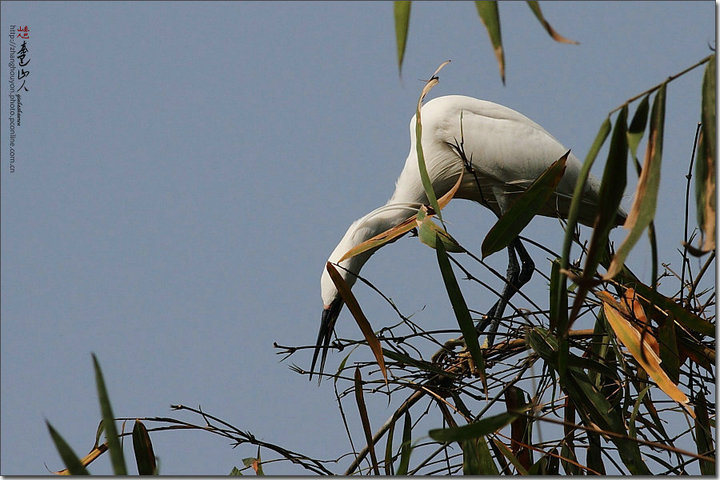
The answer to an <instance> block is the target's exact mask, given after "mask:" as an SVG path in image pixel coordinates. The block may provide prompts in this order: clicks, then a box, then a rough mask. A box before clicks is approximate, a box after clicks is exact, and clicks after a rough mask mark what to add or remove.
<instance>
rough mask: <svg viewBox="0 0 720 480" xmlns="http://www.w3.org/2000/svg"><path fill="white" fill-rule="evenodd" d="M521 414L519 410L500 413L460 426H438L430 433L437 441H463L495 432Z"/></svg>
mask: <svg viewBox="0 0 720 480" xmlns="http://www.w3.org/2000/svg"><path fill="white" fill-rule="evenodd" d="M519 415H520V413H519V412H518V413H515V412H505V413H500V414H498V415H493V416H491V417H486V418H481V419H480V420H478V421H477V422H474V423H470V424H467V425H463V426H460V427H450V428H436V429H433V430H430V432H429V435H430V438H432V439H433V440H435V441H437V442H462V441H464V440H471V439H475V438H479V437H482V436H485V435H488V434H490V433H494V432H496V431H498V430H500V429H501V428H503V427H505V426H506V425H508V424H510V422H512V421H513V420H515V419H516V418H517V417H518V416H519Z"/></svg>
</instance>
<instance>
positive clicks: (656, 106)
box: [604, 84, 665, 280]
mask: <svg viewBox="0 0 720 480" xmlns="http://www.w3.org/2000/svg"><path fill="white" fill-rule="evenodd" d="M664 125H665V84H663V86H662V87H660V90H658V92H657V94H656V95H655V100H654V101H653V106H652V116H651V118H650V133H649V136H648V144H647V149H646V150H645V162H644V163H643V167H642V172H641V173H640V179H639V180H638V185H637V189H636V191H635V201H634V202H633V205H632V208H631V209H630V213H629V214H628V216H627V219H626V220H625V225H624V227H625V228H626V229H628V230H630V233H628V236H627V237H626V238H625V240H623V242H622V244H621V245H620V248H618V250H617V253H616V254H615V256H614V257H613V259H612V262H611V263H610V267H609V268H608V271H607V273H606V274H605V275H604V278H605V279H606V280H609V279H611V278H613V277H614V276H615V275H617V274H618V272H620V270H621V269H622V266H623V263H624V262H625V259H626V258H627V256H628V254H629V253H630V250H632V248H633V247H634V246H635V244H636V243H637V241H638V240H639V239H640V237H641V235H642V233H643V231H645V228H647V226H648V225H650V222H652V220H653V218H654V217H655V207H656V205H657V194H658V189H659V188H660V165H661V162H662V149H663V135H664V128H665V127H664Z"/></svg>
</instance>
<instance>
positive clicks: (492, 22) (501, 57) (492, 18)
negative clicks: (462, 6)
mask: <svg viewBox="0 0 720 480" xmlns="http://www.w3.org/2000/svg"><path fill="white" fill-rule="evenodd" d="M475 8H477V12H478V15H479V16H480V20H482V22H483V24H484V25H485V29H486V30H487V32H488V35H489V36H490V43H492V47H493V51H494V52H495V58H496V59H497V62H498V66H499V68H500V78H501V79H502V82H503V85H504V84H505V53H504V52H503V46H502V35H501V33H500V12H499V11H498V3H497V2H496V1H484V2H475Z"/></svg>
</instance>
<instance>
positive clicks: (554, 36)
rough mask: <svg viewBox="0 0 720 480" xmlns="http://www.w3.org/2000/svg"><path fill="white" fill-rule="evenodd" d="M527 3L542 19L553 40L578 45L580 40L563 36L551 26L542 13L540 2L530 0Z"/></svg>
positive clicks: (541, 21)
mask: <svg viewBox="0 0 720 480" xmlns="http://www.w3.org/2000/svg"><path fill="white" fill-rule="evenodd" d="M527 4H528V6H529V7H530V10H532V12H533V13H534V14H535V17H537V19H538V20H539V21H540V23H541V24H542V26H543V28H545V31H546V32H547V33H548V35H550V36H551V37H552V39H553V40H555V41H556V42H560V43H570V44H573V45H578V42H576V41H575V40H570V39H569V38H565V37H563V36H562V35H560V34H559V33H557V32H556V31H555V29H554V28H552V27H551V26H550V24H549V23H548V21H547V20H545V17H544V16H543V14H542V10H540V4H539V3H538V2H535V1H528V2H527Z"/></svg>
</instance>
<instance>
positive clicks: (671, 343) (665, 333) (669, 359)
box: [658, 316, 680, 383]
mask: <svg viewBox="0 0 720 480" xmlns="http://www.w3.org/2000/svg"><path fill="white" fill-rule="evenodd" d="M658 344H659V345H660V353H659V354H660V361H661V365H662V368H663V370H665V373H667V374H668V377H670V379H671V380H672V381H673V382H675V383H678V382H679V381H680V355H679V353H678V341H677V334H676V332H675V319H674V318H673V317H672V316H669V317H666V318H665V319H663V320H662V321H661V322H660V327H659V328H658Z"/></svg>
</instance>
